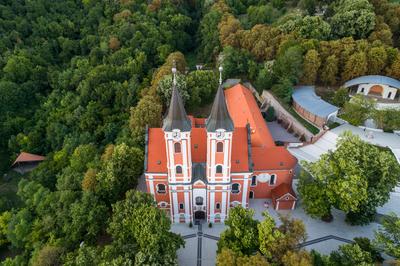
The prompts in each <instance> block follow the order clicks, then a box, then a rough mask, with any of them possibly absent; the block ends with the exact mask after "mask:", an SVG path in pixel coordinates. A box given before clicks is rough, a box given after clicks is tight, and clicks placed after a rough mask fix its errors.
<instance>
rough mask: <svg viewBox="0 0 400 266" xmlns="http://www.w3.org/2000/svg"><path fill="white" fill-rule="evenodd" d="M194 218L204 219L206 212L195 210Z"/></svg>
mask: <svg viewBox="0 0 400 266" xmlns="http://www.w3.org/2000/svg"><path fill="white" fill-rule="evenodd" d="M194 219H195V220H204V219H206V213H205V212H203V211H196V212H195V213H194Z"/></svg>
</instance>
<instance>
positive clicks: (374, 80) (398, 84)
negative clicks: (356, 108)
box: [344, 75, 400, 89]
mask: <svg viewBox="0 0 400 266" xmlns="http://www.w3.org/2000/svg"><path fill="white" fill-rule="evenodd" d="M359 84H382V85H387V86H390V87H393V88H397V89H400V81H398V80H397V79H394V78H391V77H386V76H381V75H368V76H361V77H358V78H354V79H352V80H349V81H347V82H346V83H344V87H345V88H348V87H351V86H355V85H359Z"/></svg>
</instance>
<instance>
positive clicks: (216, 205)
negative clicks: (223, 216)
mask: <svg viewBox="0 0 400 266" xmlns="http://www.w3.org/2000/svg"><path fill="white" fill-rule="evenodd" d="M220 208H221V203H219V202H217V204H215V209H217V210H219V209H220Z"/></svg>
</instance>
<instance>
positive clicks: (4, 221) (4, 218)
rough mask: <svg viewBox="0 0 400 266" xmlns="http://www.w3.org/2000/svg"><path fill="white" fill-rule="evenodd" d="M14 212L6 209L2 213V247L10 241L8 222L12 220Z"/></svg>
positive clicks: (0, 231)
mask: <svg viewBox="0 0 400 266" xmlns="http://www.w3.org/2000/svg"><path fill="white" fill-rule="evenodd" d="M11 217H12V213H11V212H9V211H5V212H3V213H2V214H1V215H0V247H3V246H5V244H8V243H9V240H8V239H7V232H8V223H9V222H10V220H11Z"/></svg>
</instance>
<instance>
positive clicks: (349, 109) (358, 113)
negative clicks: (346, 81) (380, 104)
mask: <svg viewBox="0 0 400 266" xmlns="http://www.w3.org/2000/svg"><path fill="white" fill-rule="evenodd" d="M374 109H375V102H374V101H373V100H372V99H368V98H366V97H364V96H363V95H355V96H354V97H352V98H351V100H350V101H348V102H346V103H345V104H344V108H343V112H344V114H343V116H342V117H343V119H344V120H346V121H347V122H349V123H350V124H352V125H356V126H360V125H363V124H364V121H365V120H366V119H368V118H370V117H371V116H372V112H373V110H374Z"/></svg>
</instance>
